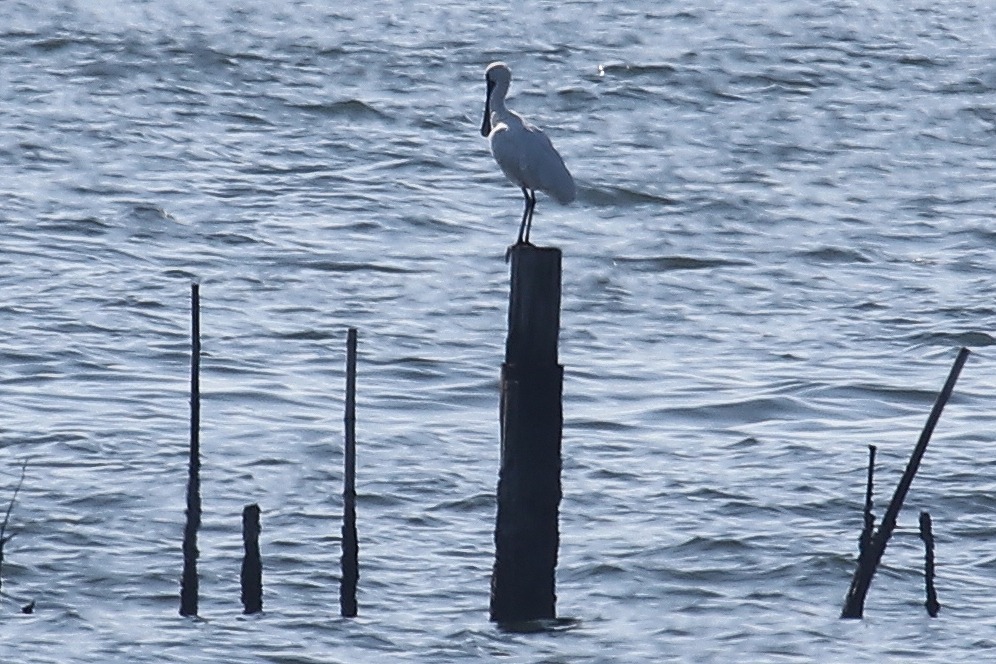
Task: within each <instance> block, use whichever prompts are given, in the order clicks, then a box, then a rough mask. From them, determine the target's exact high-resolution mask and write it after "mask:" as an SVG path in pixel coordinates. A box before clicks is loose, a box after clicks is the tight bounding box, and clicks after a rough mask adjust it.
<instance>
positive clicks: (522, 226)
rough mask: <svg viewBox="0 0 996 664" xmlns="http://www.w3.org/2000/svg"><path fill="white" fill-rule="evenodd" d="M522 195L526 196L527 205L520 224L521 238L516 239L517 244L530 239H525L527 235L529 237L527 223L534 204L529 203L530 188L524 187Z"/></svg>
mask: <svg viewBox="0 0 996 664" xmlns="http://www.w3.org/2000/svg"><path fill="white" fill-rule="evenodd" d="M522 195H523V196H525V197H526V207H525V209H524V210H523V211H522V223H521V224H519V239H517V240H516V241H515V243H516V244H522V243H523V242H527V241H528V240H526V239H525V238H526V237H528V236H527V234H526V224H527V222H528V221H529V217H530V216H531V215H530V212H532V206H531V205H530V204H529V203H530V200H529V190H528V189H526V188H525V187H523V188H522Z"/></svg>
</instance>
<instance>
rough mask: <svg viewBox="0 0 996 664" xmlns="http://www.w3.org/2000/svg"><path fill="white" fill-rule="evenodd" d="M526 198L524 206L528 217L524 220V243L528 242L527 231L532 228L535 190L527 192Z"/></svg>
mask: <svg viewBox="0 0 996 664" xmlns="http://www.w3.org/2000/svg"><path fill="white" fill-rule="evenodd" d="M527 199H528V202H527V203H526V207H527V209H528V210H529V218H528V219H527V220H526V244H529V231H531V230H532V229H533V210H534V209H536V192H535V191H530V192H529V193H528V194H527Z"/></svg>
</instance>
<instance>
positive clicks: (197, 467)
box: [180, 284, 201, 616]
mask: <svg viewBox="0 0 996 664" xmlns="http://www.w3.org/2000/svg"><path fill="white" fill-rule="evenodd" d="M200 365H201V314H200V286H199V285H198V284H191V285H190V464H189V471H188V478H187V512H186V513H187V524H186V527H185V528H184V530H183V577H182V579H181V580H180V615H181V616H196V615H197V600H198V579H197V555H198V551H197V531H198V530H199V529H200V527H201V446H200V418H201V388H200Z"/></svg>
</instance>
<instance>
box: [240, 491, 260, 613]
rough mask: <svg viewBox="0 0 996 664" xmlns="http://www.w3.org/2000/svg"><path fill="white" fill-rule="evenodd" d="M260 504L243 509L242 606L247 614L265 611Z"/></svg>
mask: <svg viewBox="0 0 996 664" xmlns="http://www.w3.org/2000/svg"><path fill="white" fill-rule="evenodd" d="M259 513H260V510H259V505H257V504H255V503H253V504H252V505H246V506H245V507H244V508H243V509H242V546H243V548H244V549H245V554H244V555H243V557H242V573H241V575H240V581H241V584H242V606H243V611H242V612H243V613H245V614H246V615H249V614H253V613H260V612H262V611H263V560H262V558H261V557H260V555H259V532H260V526H259Z"/></svg>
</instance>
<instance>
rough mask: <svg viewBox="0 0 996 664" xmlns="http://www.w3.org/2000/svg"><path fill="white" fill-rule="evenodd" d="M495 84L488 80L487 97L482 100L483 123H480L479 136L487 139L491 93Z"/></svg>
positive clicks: (489, 125)
mask: <svg viewBox="0 0 996 664" xmlns="http://www.w3.org/2000/svg"><path fill="white" fill-rule="evenodd" d="M494 88H495V84H494V83H492V82H491V79H488V96H487V97H486V98H485V100H484V122H482V123H481V136H484V137H485V138H487V137H488V136H490V135H491V91H492V90H494Z"/></svg>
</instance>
